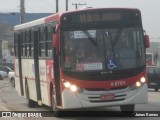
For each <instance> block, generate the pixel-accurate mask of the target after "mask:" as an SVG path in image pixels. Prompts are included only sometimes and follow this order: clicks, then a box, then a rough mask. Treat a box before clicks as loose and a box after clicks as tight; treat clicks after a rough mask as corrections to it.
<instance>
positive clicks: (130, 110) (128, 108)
mask: <svg viewBox="0 0 160 120" xmlns="http://www.w3.org/2000/svg"><path fill="white" fill-rule="evenodd" d="M120 109H121V112H122V113H124V114H126V115H133V114H134V110H135V105H122V106H120Z"/></svg>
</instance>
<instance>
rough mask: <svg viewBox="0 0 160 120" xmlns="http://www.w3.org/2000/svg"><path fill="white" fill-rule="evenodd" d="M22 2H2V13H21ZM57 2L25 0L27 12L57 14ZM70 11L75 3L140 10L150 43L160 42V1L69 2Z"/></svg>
mask: <svg viewBox="0 0 160 120" xmlns="http://www.w3.org/2000/svg"><path fill="white" fill-rule="evenodd" d="M19 1H20V0H0V12H2V13H3V12H19V10H20V7H19V6H20V5H19ZM55 1H56V0H25V11H26V12H36V13H40V12H43V13H44V12H50V13H55V11H56V8H55ZM65 1H66V0H59V11H60V12H63V11H65ZM68 1H69V10H75V6H74V5H72V3H73V4H75V3H82V4H84V3H86V5H82V6H78V8H79V9H80V8H83V7H94V8H98V7H104V8H105V7H109V8H113V7H116V8H138V9H140V11H141V13H142V22H143V29H144V30H145V31H146V33H147V34H148V35H149V36H150V41H160V0H68Z"/></svg>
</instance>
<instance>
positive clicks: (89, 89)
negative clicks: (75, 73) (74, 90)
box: [85, 87, 127, 91]
mask: <svg viewBox="0 0 160 120" xmlns="http://www.w3.org/2000/svg"><path fill="white" fill-rule="evenodd" d="M125 88H127V87H119V88H111V89H105V88H85V90H87V91H108V90H121V89H125Z"/></svg>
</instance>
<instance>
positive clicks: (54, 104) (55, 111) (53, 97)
mask: <svg viewBox="0 0 160 120" xmlns="http://www.w3.org/2000/svg"><path fill="white" fill-rule="evenodd" d="M50 95H51V111H52V112H53V115H54V116H55V117H60V112H59V111H60V109H58V108H57V102H56V95H55V92H54V90H53V88H51V94H50Z"/></svg>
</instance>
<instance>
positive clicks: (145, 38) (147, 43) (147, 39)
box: [144, 35, 150, 48]
mask: <svg viewBox="0 0 160 120" xmlns="http://www.w3.org/2000/svg"><path fill="white" fill-rule="evenodd" d="M144 40H145V45H146V48H149V47H150V41H149V36H148V35H144Z"/></svg>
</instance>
